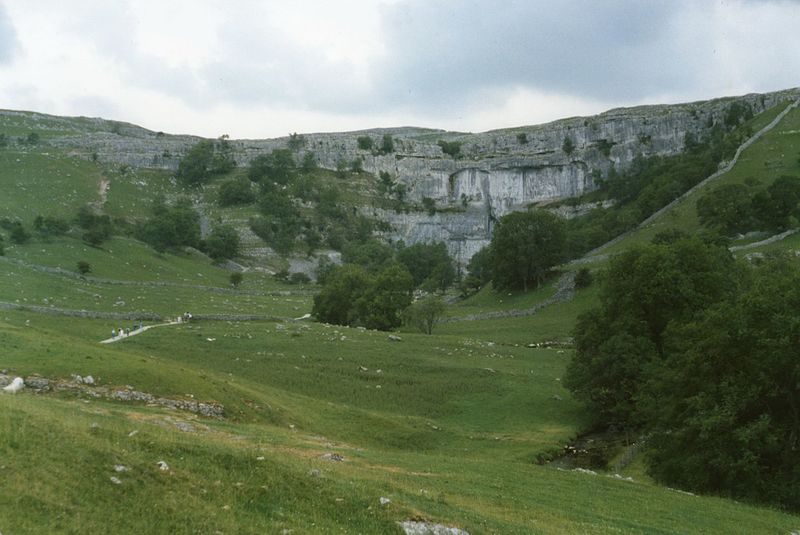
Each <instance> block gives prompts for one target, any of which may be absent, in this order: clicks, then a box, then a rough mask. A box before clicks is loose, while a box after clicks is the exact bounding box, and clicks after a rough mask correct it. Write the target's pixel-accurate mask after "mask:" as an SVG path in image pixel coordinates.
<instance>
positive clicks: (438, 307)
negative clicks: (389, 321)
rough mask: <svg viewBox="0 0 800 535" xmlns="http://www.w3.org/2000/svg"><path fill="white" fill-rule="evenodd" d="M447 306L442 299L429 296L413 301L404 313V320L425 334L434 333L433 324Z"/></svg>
mask: <svg viewBox="0 0 800 535" xmlns="http://www.w3.org/2000/svg"><path fill="white" fill-rule="evenodd" d="M445 310H446V307H445V305H444V303H443V302H442V301H441V299H437V298H435V297H433V296H428V297H426V298H424V299H420V300H419V301H417V302H415V303H413V304H412V305H411V306H410V307H408V308H407V309H406V310H405V312H404V313H403V322H404V323H405V324H406V325H413V326H414V327H416V328H418V329H419V330H420V331H422V332H424V333H425V334H432V333H433V326H434V325H436V322H438V321H439V318H441V317H442V314H444V311H445Z"/></svg>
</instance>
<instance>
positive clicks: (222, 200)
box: [217, 178, 256, 206]
mask: <svg viewBox="0 0 800 535" xmlns="http://www.w3.org/2000/svg"><path fill="white" fill-rule="evenodd" d="M251 184H252V183H251V182H250V181H249V180H247V179H246V178H234V179H231V180H226V181H225V182H223V183H222V184H220V187H219V197H218V199H217V202H218V203H219V205H220V206H234V205H239V204H250V203H251V202H253V201H255V199H256V195H255V193H254V192H253V188H252V187H251Z"/></svg>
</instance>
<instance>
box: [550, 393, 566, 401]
mask: <svg viewBox="0 0 800 535" xmlns="http://www.w3.org/2000/svg"><path fill="white" fill-rule="evenodd" d="M552 399H554V400H556V401H563V399H564V398H562V397H561V396H559V395H558V394H553V395H552Z"/></svg>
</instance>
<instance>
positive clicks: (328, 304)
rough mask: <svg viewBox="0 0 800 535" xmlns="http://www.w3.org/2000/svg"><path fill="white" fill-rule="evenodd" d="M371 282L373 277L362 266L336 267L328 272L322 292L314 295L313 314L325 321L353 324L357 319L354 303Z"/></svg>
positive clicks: (337, 323)
mask: <svg viewBox="0 0 800 535" xmlns="http://www.w3.org/2000/svg"><path fill="white" fill-rule="evenodd" d="M371 283H372V278H371V277H370V275H369V273H367V271H366V270H365V269H364V268H363V267H361V266H357V265H352V264H350V265H344V266H341V267H338V268H334V269H333V270H332V271H331V272H329V273H328V274H327V276H326V278H325V284H324V285H323V287H322V290H321V291H320V293H319V294H317V295H316V296H314V306H313V308H312V310H311V313H312V315H313V316H314V317H315V318H317V319H318V320H319V321H322V322H325V323H333V324H336V325H351V324H353V323H354V322H355V321H356V319H357V318H356V314H355V309H354V304H355V302H356V301H357V300H358V299H360V297H361V295H362V294H363V293H364V291H365V290H366V288H367V286H369V285H370V284H371Z"/></svg>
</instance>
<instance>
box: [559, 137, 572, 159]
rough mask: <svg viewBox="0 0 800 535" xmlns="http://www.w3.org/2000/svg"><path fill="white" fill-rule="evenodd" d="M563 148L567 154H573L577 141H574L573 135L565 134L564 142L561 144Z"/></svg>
mask: <svg viewBox="0 0 800 535" xmlns="http://www.w3.org/2000/svg"><path fill="white" fill-rule="evenodd" d="M561 150H563V151H564V154H566V155H567V156H572V153H573V152H575V143H574V142H573V141H572V138H571V137H569V136H564V142H563V143H562V144H561Z"/></svg>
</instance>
